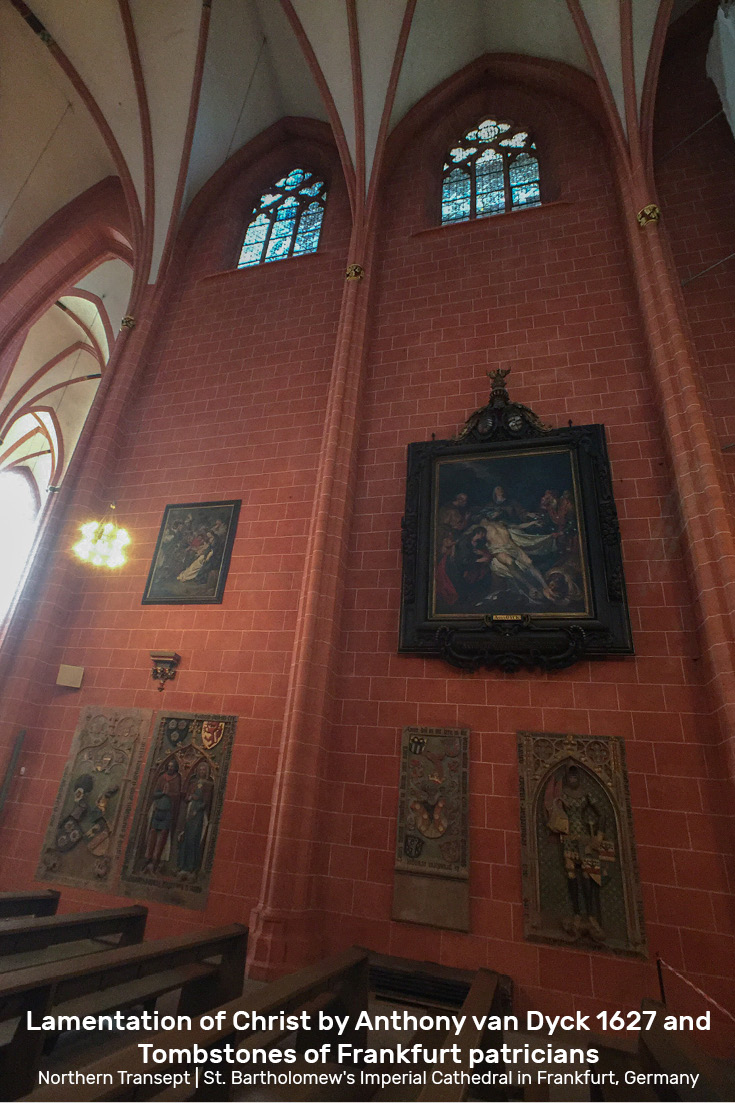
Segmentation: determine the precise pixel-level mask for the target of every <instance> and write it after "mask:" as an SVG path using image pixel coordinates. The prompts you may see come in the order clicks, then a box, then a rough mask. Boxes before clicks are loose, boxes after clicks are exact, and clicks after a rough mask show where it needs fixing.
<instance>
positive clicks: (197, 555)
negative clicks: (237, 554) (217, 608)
mask: <svg viewBox="0 0 735 1103" xmlns="http://www.w3.org/2000/svg"><path fill="white" fill-rule="evenodd" d="M239 512H240V502H239V501H232V502H198V503H188V504H187V503H184V504H182V505H169V506H166V510H165V513H164V515H163V522H162V524H161V529H160V532H159V534H158V541H157V543H156V550H155V552H154V553H153V560H152V563H151V569H150V572H149V574H148V581H147V582H146V587H145V593H144V594H143V601H142V604H143V605H167V604H168V605H196V604H207V605H208V604H218V603H219V602H221V601H222V595H223V594H224V589H225V581H226V579H227V571H228V569H229V565H230V555H231V553H232V544H233V542H234V539H235V530H236V528H237V518H238V514H239Z"/></svg>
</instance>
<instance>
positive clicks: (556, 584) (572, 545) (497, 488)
mask: <svg viewBox="0 0 735 1103" xmlns="http://www.w3.org/2000/svg"><path fill="white" fill-rule="evenodd" d="M494 462H497V463H501V462H503V461H493V460H490V459H488V460H477V461H475V462H474V463H468V464H462V465H461V466H459V465H457V466H455V465H451V464H447V465H446V469H445V468H443V467H441V468H440V479H439V491H440V496H439V505H438V509H437V514H436V522H435V523H436V531H435V542H434V547H435V576H434V577H435V585H434V594H435V610H434V611H435V614H438V615H442V614H446V613H449V614H454V615H469V616H473V615H474V616H478V615H483V614H486V613H523V612H528V613H537V614H538V613H553V612H562V611H563V612H566V611H570V612H583V611H584V609H585V604H586V599H585V589H584V585H585V584H584V578H583V575H584V566H583V562H582V554H581V549H580V542H579V531H578V523H577V510H576V506H575V499H574V493H573V491H572V489H571V485H572V471H571V467H570V466H569V459H568V457H567V456H561V455H553V456H551V457H549V456H547V455H544V456H529V457H525V458H524V459H523V460H521V461H519V462H518V464H517V468H516V470H517V474H516V475H515V477H514V479H513V481H512V485H513V488H514V493H510V492H509V489H508V486H509V485H510V484H509V481H508V479H506V478H505V475H503V482H502V483H501V482H498V481H497V480H494V479H493V475H494V474H496V468H495V467H494V466H493V463H494ZM565 465H566V467H565ZM505 470H509V468H507V466H506V468H505ZM498 473H501V472H500V469H498ZM552 478H553V479H554V483H552V482H551V480H552ZM443 480H444V482H443ZM550 484H551V485H550ZM554 484H556V486H557V487H559V489H552V487H553V486H554ZM565 484H566V485H565ZM459 487H466V488H467V489H466V490H464V489H462V490H459V489H458V488H459ZM442 500H443V501H444V503H445V504H443V505H442V504H441V503H442Z"/></svg>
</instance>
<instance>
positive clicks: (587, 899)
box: [518, 732, 647, 957]
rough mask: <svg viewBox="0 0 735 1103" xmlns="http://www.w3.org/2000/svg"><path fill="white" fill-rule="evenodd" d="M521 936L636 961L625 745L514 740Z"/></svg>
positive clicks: (637, 898) (552, 735)
mask: <svg viewBox="0 0 735 1103" xmlns="http://www.w3.org/2000/svg"><path fill="white" fill-rule="evenodd" d="M518 762H519V773H520V795H521V848H522V856H523V857H522V861H523V910H524V933H525V936H526V938H527V939H529V940H530V941H532V942H547V943H551V944H553V945H557V946H574V947H578V948H580V949H585V950H593V949H594V950H604V951H607V952H608V953H614V954H628V955H630V956H632V957H645V956H646V954H647V950H646V938H645V928H644V922H643V903H642V900H641V890H640V882H639V878H638V865H637V861H636V849H635V839H634V834H633V816H632V812H631V807H630V791H629V788H628V773H627V770H626V765H625V744H624V740H622V739H620V738H613V737H609V736H583V735H571V734H563V733H561V734H560V733H556V732H519V734H518Z"/></svg>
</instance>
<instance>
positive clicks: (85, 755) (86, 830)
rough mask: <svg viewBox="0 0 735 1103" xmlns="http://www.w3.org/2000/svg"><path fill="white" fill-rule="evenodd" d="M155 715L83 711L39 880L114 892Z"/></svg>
mask: <svg viewBox="0 0 735 1103" xmlns="http://www.w3.org/2000/svg"><path fill="white" fill-rule="evenodd" d="M151 716H152V713H151V711H150V709H133V708H130V709H113V708H108V707H107V706H105V705H100V706H95V705H88V706H87V707H85V708H83V709H82V712H81V715H80V717H79V724H78V725H77V730H76V732H75V733H74V738H73V740H72V744H71V749H70V751H69V758H68V759H67V764H66V767H65V769H64V774H63V777H62V779H61V784H60V786H59V791H58V795H57V797H56V803H55V805H54V810H53V812H52V815H51V820H50V823H49V826H48V830H47V832H46V838H45V840H44V844H43V849H42V851H41V858H40V861H39V864H38V871H37V873H36V880H38V881H52V882H54V883H59V884H62V885H77V886H81V887H84V888H91V889H99V890H101V891H103V892H110V891H111V890H112V887H113V885H114V882H115V879H116V877H117V873H118V870H117V861H118V858H119V854H120V849H121V846H122V841H123V837H124V835H125V828H126V826H127V822H128V817H129V815H130V809H131V806H132V801H133V793H134V791H135V782H136V779H137V776H138V769H139V766H140V757H141V754H142V750H143V747H144V745H145V741H146V737H147V735H148V728H149V727H150V722H151Z"/></svg>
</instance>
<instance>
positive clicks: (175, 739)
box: [120, 711, 237, 908]
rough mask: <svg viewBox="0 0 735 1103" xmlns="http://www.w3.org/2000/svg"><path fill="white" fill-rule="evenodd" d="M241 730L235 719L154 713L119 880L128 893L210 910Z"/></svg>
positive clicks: (234, 717)
mask: <svg viewBox="0 0 735 1103" xmlns="http://www.w3.org/2000/svg"><path fill="white" fill-rule="evenodd" d="M236 725H237V717H236V716H209V715H206V714H202V713H190V712H170V711H164V712H159V713H157V714H156V727H155V732H154V736H153V743H152V745H151V750H150V754H149V756H148V763H147V765H146V769H145V774H144V777H143V782H142V784H141V786H140V790H139V793H138V802H137V806H136V809H135V815H134V817H133V826H132V828H131V830H130V837H129V839H128V846H127V850H126V853H125V863H124V866H123V871H122V876H121V879H120V890H121V892H123V893H125V895H127V896H136V897H140V898H143V899H145V900H160V901H162V902H163V903H166V904H179V905H181V906H182V907H185V908H204V907H205V906H206V903H207V893H208V892H209V880H210V877H211V874H212V865H213V863H214V852H215V845H216V842H217V831H218V828H219V820H220V815H221V812H222V804H223V802H224V796H225V785H226V783H227V771H228V768H229V764H230V755H231V754H232V746H233V743H234V739H235V728H236Z"/></svg>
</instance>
